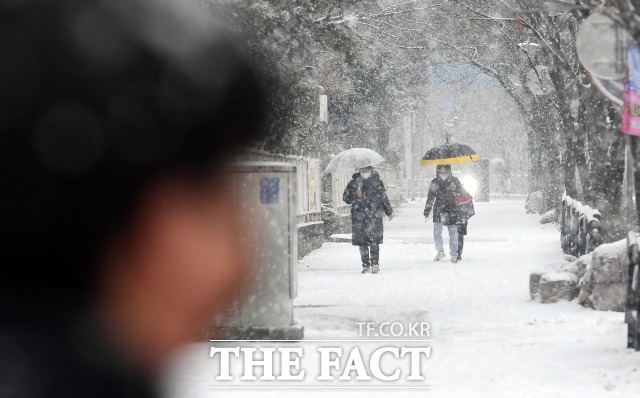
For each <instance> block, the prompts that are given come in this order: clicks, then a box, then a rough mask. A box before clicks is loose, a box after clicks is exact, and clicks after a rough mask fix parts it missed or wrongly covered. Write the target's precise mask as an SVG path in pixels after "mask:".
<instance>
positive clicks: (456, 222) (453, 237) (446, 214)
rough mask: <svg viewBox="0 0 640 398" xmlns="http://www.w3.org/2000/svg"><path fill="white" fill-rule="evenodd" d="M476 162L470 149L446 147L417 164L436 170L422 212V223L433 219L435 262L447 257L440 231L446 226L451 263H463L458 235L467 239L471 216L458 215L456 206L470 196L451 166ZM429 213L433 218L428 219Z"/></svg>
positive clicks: (455, 146)
mask: <svg viewBox="0 0 640 398" xmlns="http://www.w3.org/2000/svg"><path fill="white" fill-rule="evenodd" d="M477 160H480V157H479V156H478V154H477V153H476V152H475V151H474V150H473V149H471V148H470V147H469V146H467V145H462V144H449V143H447V144H445V145H442V146H440V147H436V148H433V149H431V150H429V151H428V152H427V153H426V154H425V156H424V157H423V158H422V161H421V162H420V164H421V165H422V166H437V167H436V177H435V178H434V179H433V180H431V184H430V186H429V194H428V197H427V202H426V203H425V208H424V212H423V214H424V216H425V221H427V220H428V219H429V218H433V238H434V241H435V245H436V250H437V254H436V256H435V258H434V260H435V261H440V260H442V259H443V258H445V257H446V254H445V252H444V242H443V238H442V230H443V228H444V227H445V226H446V227H447V229H448V232H449V254H450V255H451V262H452V263H457V262H458V261H459V260H461V259H462V253H461V251H462V250H461V249H462V246H463V244H464V238H463V236H461V235H460V234H461V232H462V233H463V234H464V235H466V230H467V228H466V227H467V220H468V217H470V213H468V212H465V211H460V207H459V204H460V203H462V201H461V198H466V197H467V196H468V197H470V195H469V194H468V193H467V191H466V190H465V189H464V187H463V185H462V183H461V182H460V180H458V178H456V177H454V176H453V174H452V171H451V165H452V164H460V163H467V162H473V161H477ZM432 211H433V215H432V216H431V217H430V214H431V212H432ZM471 215H472V214H471ZM461 230H462V231H461ZM461 237H462V239H460V238H461Z"/></svg>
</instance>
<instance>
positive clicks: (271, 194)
mask: <svg viewBox="0 0 640 398" xmlns="http://www.w3.org/2000/svg"><path fill="white" fill-rule="evenodd" d="M260 203H263V204H265V205H273V204H277V203H280V179H279V178H263V179H262V180H260Z"/></svg>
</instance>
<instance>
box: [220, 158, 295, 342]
mask: <svg viewBox="0 0 640 398" xmlns="http://www.w3.org/2000/svg"><path fill="white" fill-rule="evenodd" d="M230 171H231V173H230V178H231V181H230V186H231V187H232V189H233V190H234V191H235V193H236V194H237V195H238V198H239V200H240V203H241V205H242V208H243V214H244V215H243V217H247V219H246V220H245V221H246V223H245V225H250V226H251V227H250V228H248V229H247V231H246V232H245V236H244V237H243V239H245V240H246V242H247V248H248V250H249V254H250V255H252V258H253V259H254V266H253V267H252V272H253V273H254V274H253V275H252V278H251V280H252V284H251V286H250V287H248V288H247V289H248V290H247V291H244V292H242V294H240V295H239V297H242V298H238V299H236V300H234V302H233V303H232V304H231V305H230V306H229V307H228V308H227V310H226V311H225V313H224V314H223V315H222V316H220V317H218V318H217V319H215V320H214V321H213V325H212V326H213V327H212V328H211V330H209V333H208V338H216V339H220V338H223V339H229V340H300V339H302V338H303V336H304V328H303V327H302V326H301V325H296V324H295V323H294V320H293V299H294V298H295V297H296V296H297V271H296V267H297V261H298V233H297V211H296V207H297V192H296V191H297V180H296V166H295V165H292V164H289V163H275V162H273V163H272V162H241V163H236V164H234V165H233V166H232V167H231V170H230ZM214 336H215V337H214Z"/></svg>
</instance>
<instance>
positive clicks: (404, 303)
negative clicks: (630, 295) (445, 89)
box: [175, 199, 640, 398]
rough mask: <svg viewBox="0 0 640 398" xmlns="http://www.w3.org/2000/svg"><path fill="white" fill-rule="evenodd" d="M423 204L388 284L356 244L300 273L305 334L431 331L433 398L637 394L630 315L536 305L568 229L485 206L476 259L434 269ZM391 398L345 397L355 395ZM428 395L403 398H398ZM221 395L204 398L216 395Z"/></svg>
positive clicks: (393, 246) (399, 230) (384, 267)
mask: <svg viewBox="0 0 640 398" xmlns="http://www.w3.org/2000/svg"><path fill="white" fill-rule="evenodd" d="M423 205H424V203H422V202H413V203H408V204H405V205H404V206H402V207H401V208H399V209H397V218H396V219H394V220H393V221H391V222H388V221H387V222H385V243H384V244H383V245H382V246H381V260H380V264H381V272H380V273H379V274H377V275H372V274H365V275H362V274H360V270H361V267H360V263H359V254H358V250H357V248H356V247H353V246H351V244H350V243H326V244H325V245H324V246H323V247H322V248H321V249H319V250H317V251H315V252H313V253H312V254H310V255H309V256H307V257H306V258H304V259H303V260H302V261H301V262H300V264H299V275H298V291H299V296H298V298H297V299H296V308H295V318H296V320H297V322H298V323H300V324H302V325H304V327H305V338H306V339H319V340H320V339H321V340H325V339H336V340H339V339H357V338H359V336H358V332H359V330H358V329H359V327H358V323H360V322H374V323H376V324H382V323H383V322H401V323H404V324H408V323H411V322H429V323H430V325H431V329H430V332H431V346H432V347H433V352H432V357H431V358H430V359H429V360H427V366H426V369H427V372H426V374H425V375H426V376H427V379H428V381H429V384H430V385H431V386H432V389H431V390H430V391H428V392H427V394H428V395H431V396H434V397H467V398H468V397H485V396H486V397H519V398H523V397H536V398H539V397H600V396H606V397H615V396H635V395H637V392H638V391H639V390H640V354H637V353H635V352H633V351H630V350H627V349H626V348H625V343H626V326H625V324H624V322H623V314H621V313H604V312H597V311H593V310H590V309H585V308H582V307H580V306H579V305H578V304H576V303H575V302H570V303H566V302H563V303H558V304H547V305H542V304H540V303H537V302H532V301H531V300H530V298H529V293H528V276H529V273H530V271H531V270H533V269H537V268H540V267H542V266H544V265H546V264H549V263H552V262H557V261H560V260H561V259H562V257H563V256H562V252H561V250H560V244H559V232H558V231H557V227H556V226H553V225H541V224H540V223H539V222H538V216H535V215H527V214H525V212H524V204H523V202H522V201H521V200H500V199H495V200H492V201H491V202H490V203H478V204H476V211H477V215H476V216H475V217H473V218H472V219H471V221H470V225H469V235H468V236H467V239H466V244H465V250H464V255H463V257H464V260H463V261H461V262H459V263H457V264H452V263H451V262H450V261H448V257H447V261H442V262H434V261H433V256H434V255H435V249H434V245H433V236H432V228H433V224H432V223H431V222H429V223H428V224H425V222H424V218H423V216H422V208H423ZM445 236H446V232H445ZM445 245H446V238H445ZM189 358H190V357H189V355H187V356H186V357H185V359H184V361H185V362H189V361H190V360H192V359H189ZM192 365H193V364H192ZM185 366H187V365H186V364H185ZM188 367H189V368H190V369H191V371H190V372H189V374H190V376H189V378H190V379H192V381H193V382H195V383H200V382H202V378H204V377H206V369H201V372H202V374H201V375H200V376H198V375H197V373H198V372H197V371H196V368H197V367H193V366H188ZM206 380H208V381H210V380H211V378H210V377H208V378H207V379H206ZM392 385H393V384H392ZM179 391H180V389H179V388H178V389H177V390H176V393H175V394H176V396H177V395H178V394H179ZM191 391H192V392H193V390H191ZM237 392H238V391H236V393H237ZM270 393H271V394H272V395H271V396H278V397H281V396H289V395H290V396H294V395H296V396H297V395H300V394H301V393H304V394H305V395H314V393H321V392H318V391H308V390H307V391H304V392H301V391H290V390H284V391H271V392H270ZM310 393H311V394H310ZM354 393H357V394H354ZM389 393H390V391H389V390H377V391H376V390H368V391H362V392H357V391H341V390H336V391H335V394H337V395H340V394H344V396H355V395H358V394H362V395H361V396H371V395H375V396H378V395H379V396H387V395H390V394H389ZM424 393H425V392H424V391H422V392H421V391H412V390H401V391H397V392H394V393H393V395H394V396H397V395H401V396H420V395H423V394H424ZM209 394H211V395H206V394H203V395H202V396H214V395H213V393H211V392H209ZM215 395H216V396H220V391H218V393H217V394H215Z"/></svg>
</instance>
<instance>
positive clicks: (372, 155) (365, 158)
mask: <svg viewBox="0 0 640 398" xmlns="http://www.w3.org/2000/svg"><path fill="white" fill-rule="evenodd" d="M382 162H384V158H383V157H382V156H380V154H379V153H378V152H376V151H374V150H372V149H367V148H351V149H347V150H346V151H342V152H340V153H339V154H337V155H336V156H335V157H334V158H333V159H331V161H330V162H329V165H328V166H327V168H326V169H325V170H324V172H325V173H333V172H335V171H336V170H338V169H351V170H357V169H362V168H365V167H369V166H375V165H378V164H380V163H382Z"/></svg>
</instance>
